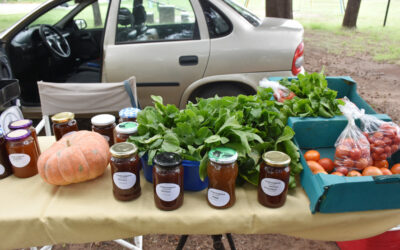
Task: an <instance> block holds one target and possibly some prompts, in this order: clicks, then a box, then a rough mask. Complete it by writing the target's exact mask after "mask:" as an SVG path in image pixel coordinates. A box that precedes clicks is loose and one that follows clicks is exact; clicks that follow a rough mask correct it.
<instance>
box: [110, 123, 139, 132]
mask: <svg viewBox="0 0 400 250" xmlns="http://www.w3.org/2000/svg"><path fill="white" fill-rule="evenodd" d="M138 126H139V124H137V123H136V122H122V123H120V124H118V125H117V127H115V130H116V131H117V133H122V134H134V133H136V132H137V130H138Z"/></svg>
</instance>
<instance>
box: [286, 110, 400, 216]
mask: <svg viewBox="0 0 400 250" xmlns="http://www.w3.org/2000/svg"><path fill="white" fill-rule="evenodd" d="M374 116H376V117H378V118H379V119H382V120H385V121H390V120H391V119H390V117H389V116H387V115H382V114H379V115H374ZM288 125H289V126H290V127H292V128H293V130H294V131H295V133H296V135H295V136H294V142H295V143H296V145H297V146H298V147H299V148H300V151H301V158H300V160H301V163H302V165H303V167H304V170H303V172H302V173H301V184H302V186H303V188H304V190H305V191H306V193H307V195H308V197H309V199H310V209H311V212H312V213H315V212H321V213H338V212H350V211H365V210H376V209H394V208H400V192H399V190H400V175H391V176H376V177H372V176H362V177H344V176H336V175H326V174H316V175H314V174H312V172H311V170H310V169H309V168H308V166H307V163H306V161H305V159H304V153H305V152H306V151H307V150H309V149H315V150H318V152H320V154H321V158H325V157H328V158H330V159H332V160H333V158H334V154H335V147H334V144H335V142H336V139H337V138H338V136H339V135H340V134H341V132H342V131H343V129H344V128H345V127H346V125H347V119H346V118H345V117H343V116H337V117H334V118H307V119H302V118H297V117H290V118H289V121H288ZM393 163H394V162H392V164H393Z"/></svg>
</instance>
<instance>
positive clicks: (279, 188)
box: [261, 178, 285, 196]
mask: <svg viewBox="0 0 400 250" xmlns="http://www.w3.org/2000/svg"><path fill="white" fill-rule="evenodd" d="M261 188H262V190H263V191H264V193H265V194H267V195H270V196H277V195H280V194H281V193H282V192H283V190H285V183H284V182H283V181H281V180H278V179H273V178H264V179H262V180H261Z"/></svg>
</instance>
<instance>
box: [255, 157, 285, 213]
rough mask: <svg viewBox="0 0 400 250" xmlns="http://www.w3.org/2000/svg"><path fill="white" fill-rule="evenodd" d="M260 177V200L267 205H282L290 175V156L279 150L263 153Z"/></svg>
mask: <svg viewBox="0 0 400 250" xmlns="http://www.w3.org/2000/svg"><path fill="white" fill-rule="evenodd" d="M262 158H263V162H262V163H261V166H260V177H259V179H258V202H260V203H261V204H262V205H264V206H266V207H273V208H274V207H281V206H283V204H284V203H285V201H286V195H287V190H288V183H289V177H290V168H289V163H290V157H289V156H288V155H287V154H285V153H282V152H279V151H269V152H266V153H264V154H263V156H262Z"/></svg>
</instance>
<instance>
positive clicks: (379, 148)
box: [373, 147, 385, 155]
mask: <svg viewBox="0 0 400 250" xmlns="http://www.w3.org/2000/svg"><path fill="white" fill-rule="evenodd" d="M373 151H374V153H376V154H377V155H380V154H382V153H383V152H385V149H384V148H382V147H373Z"/></svg>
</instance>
